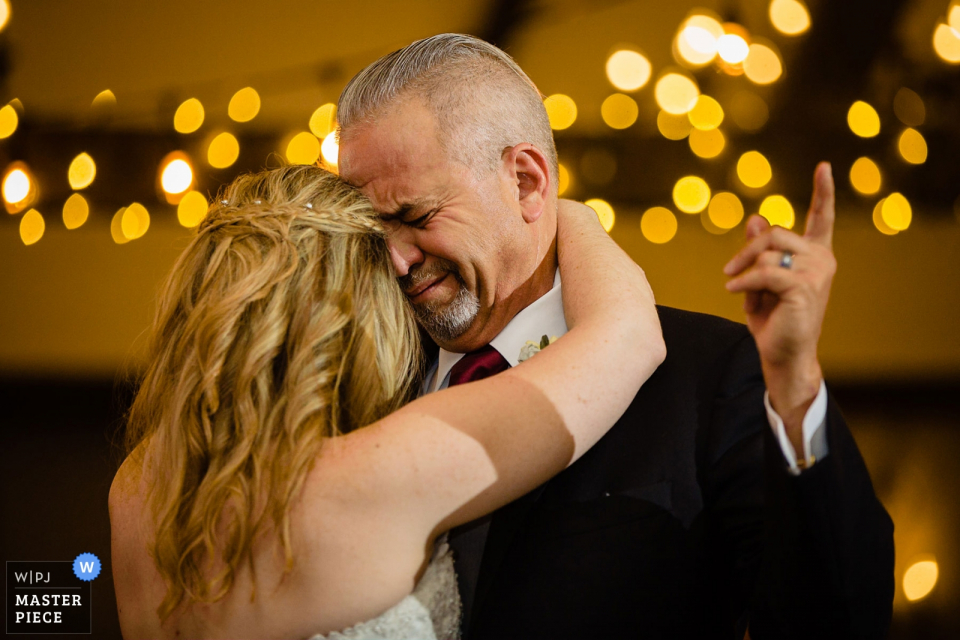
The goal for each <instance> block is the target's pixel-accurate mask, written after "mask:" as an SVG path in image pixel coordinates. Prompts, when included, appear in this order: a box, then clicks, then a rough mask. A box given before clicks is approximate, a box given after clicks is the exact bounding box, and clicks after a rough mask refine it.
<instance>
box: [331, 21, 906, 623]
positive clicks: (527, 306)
mask: <svg viewBox="0 0 960 640" xmlns="http://www.w3.org/2000/svg"><path fill="white" fill-rule="evenodd" d="M338 120H339V123H340V127H341V132H340V171H341V175H342V176H343V177H344V178H345V179H346V180H347V181H349V182H351V183H352V184H354V185H356V186H358V187H359V188H361V189H362V190H363V191H364V193H366V194H367V195H368V196H369V197H370V198H371V200H372V201H373V203H374V206H375V207H376V208H377V210H378V211H380V213H381V215H382V217H383V220H384V223H385V225H386V226H387V229H388V232H389V240H388V243H389V247H390V252H391V256H392V259H393V263H394V266H395V268H396V272H397V275H398V277H399V281H400V284H401V286H402V287H403V289H404V291H405V292H406V293H407V295H408V297H409V299H410V302H411V304H412V305H413V308H414V310H415V312H416V314H417V317H418V319H419V321H420V324H421V325H422V327H423V328H424V330H425V331H426V332H427V333H428V334H429V335H430V337H431V338H432V339H433V341H435V342H436V344H437V345H438V346H439V347H440V349H439V354H438V356H437V357H436V358H435V359H434V362H433V366H432V368H431V370H430V373H429V374H428V379H427V381H426V383H425V391H432V390H436V389H438V388H442V387H444V386H445V385H447V384H457V383H462V382H468V381H470V380H475V379H478V378H479V377H482V376H485V375H491V374H494V373H496V372H498V371H501V370H503V369H504V368H506V367H507V366H513V365H516V364H517V362H518V361H519V360H520V358H521V352H523V354H524V356H529V355H530V354H531V352H535V351H536V347H531V346H528V345H527V342H528V341H533V342H535V343H540V341H541V338H542V336H550V337H552V336H559V335H562V334H563V332H565V331H566V325H565V323H564V321H563V314H562V300H561V297H560V288H561V283H560V279H559V274H558V273H557V257H556V244H555V236H556V211H557V206H558V199H557V188H556V184H557V158H556V150H555V147H554V143H553V138H552V132H551V130H550V126H549V122H548V120H547V116H546V112H545V110H544V108H543V104H542V101H541V96H540V94H539V92H538V91H537V90H536V88H535V87H534V85H533V83H532V82H531V81H530V80H529V79H528V78H527V77H526V75H525V74H524V73H523V72H522V71H521V70H520V69H519V67H517V66H516V64H515V63H514V62H513V61H512V60H511V59H510V58H509V56H507V55H506V54H505V53H503V52H502V51H500V50H499V49H497V48H495V47H493V46H492V45H489V44H487V43H485V42H482V41H480V40H477V39H475V38H471V37H468V36H460V35H451V34H445V35H440V36H435V37H433V38H428V39H426V40H422V41H419V42H416V43H413V44H412V45H410V46H408V47H406V48H404V49H401V50H400V51H397V52H394V53H392V54H390V55H388V56H385V57H384V58H381V59H380V60H378V61H377V62H375V63H374V64H372V65H370V66H369V67H367V68H366V69H365V70H364V71H362V72H361V73H360V74H358V75H357V76H356V77H355V78H354V79H353V80H352V81H351V82H350V84H349V85H348V86H347V88H346V89H345V90H344V93H343V95H342V96H341V98H340V104H339V107H338ZM564 206H574V205H564ZM833 217H834V211H833V181H832V177H831V175H830V170H829V166H828V165H821V166H820V167H818V169H817V172H816V175H815V190H814V198H813V204H812V206H811V210H810V215H809V217H808V225H807V230H806V233H805V235H804V236H802V237H801V236H798V235H796V234H793V233H791V232H788V231H786V230H784V229H780V228H775V229H770V228H769V227H768V225H766V222H765V221H764V220H763V219H762V218H759V217H753V218H751V219H750V220H749V221H748V223H747V235H748V239H749V243H748V244H747V246H746V247H745V248H744V249H743V250H742V251H741V252H740V253H739V254H738V255H737V256H735V257H734V258H733V260H731V262H730V263H729V264H728V265H727V267H726V269H725V273H727V275H729V276H732V279H731V280H730V281H729V282H728V284H727V288H728V289H729V290H730V291H733V292H746V305H745V309H746V311H747V317H748V327H749V331H748V330H747V328H744V327H743V326H742V325H738V324H736V323H732V322H728V321H725V320H722V319H719V318H715V317H711V316H705V315H702V314H695V313H690V312H684V311H678V310H675V309H669V308H663V307H661V308H660V310H659V311H660V319H661V324H662V327H663V333H664V339H665V341H666V344H667V359H666V361H665V362H664V364H663V365H661V367H660V369H659V370H658V371H657V372H656V373H655V374H654V376H653V377H652V378H651V379H650V380H649V381H648V382H647V383H646V384H644V385H643V387H642V388H641V389H640V390H639V393H638V394H637V397H636V399H635V401H634V402H633V404H632V405H631V407H630V409H628V410H627V412H626V413H625V414H624V416H623V417H622V418H621V419H620V421H619V422H618V423H617V424H616V425H615V426H614V427H613V428H612V429H611V431H610V432H609V433H608V434H607V435H606V436H605V437H604V438H603V439H602V440H601V441H600V443H598V444H597V445H596V446H595V447H594V449H592V450H591V451H590V452H588V453H587V454H586V455H585V456H584V457H583V458H582V459H581V460H579V461H578V462H577V463H576V464H574V465H572V466H571V467H570V468H569V469H567V470H566V471H564V472H563V473H561V474H560V475H558V476H557V477H555V478H554V479H553V480H551V481H550V482H548V483H547V484H545V485H543V486H542V487H540V488H538V489H537V490H535V491H533V492H531V493H530V494H528V495H527V496H525V497H524V498H521V499H519V500H517V501H516V502H514V503H513V504H511V505H508V506H507V507H504V508H503V509H501V510H500V511H498V512H496V513H495V514H493V515H492V516H491V517H489V518H487V519H484V520H482V521H478V522H475V523H471V524H470V525H467V526H465V527H462V528H460V530H458V531H455V532H454V535H453V536H452V537H451V544H452V546H453V547H454V550H455V552H456V553H457V570H458V579H459V583H460V590H461V595H462V598H463V601H464V620H463V631H464V634H465V636H466V637H467V638H508V637H517V638H535V637H545V638H546V637H550V638H557V637H575V638H585V637H603V638H612V637H696V638H707V637H717V638H727V637H737V638H741V637H743V635H744V633H745V631H746V630H747V628H749V633H750V636H751V637H752V638H754V639H757V638H764V637H773V638H784V637H834V636H836V637H844V638H850V637H877V636H880V635H883V634H884V633H885V629H886V627H887V625H888V623H889V618H890V612H891V601H892V596H893V575H892V574H893V544H892V523H891V522H890V519H889V517H888V516H887V514H886V512H885V511H884V510H883V507H882V506H881V505H880V503H879V502H878V501H877V499H876V497H875V496H874V493H873V488H872V486H871V483H870V479H869V476H868V474H867V471H866V468H865V467H864V464H863V461H862V459H861V458H860V455H859V452H858V451H857V447H856V444H855V443H854V442H853V439H852V438H851V436H850V434H849V432H848V430H847V428H846V425H845V424H844V422H843V418H842V417H841V415H840V413H839V411H838V409H837V408H836V406H835V404H834V403H833V401H832V399H831V398H830V397H829V395H828V394H827V392H826V388H825V386H824V385H823V381H822V375H821V372H820V366H819V362H818V360H817V353H816V351H817V341H818V338H819V333H820V327H821V324H822V321H823V315H824V311H825V308H826V303H827V298H828V297H829V289H830V283H831V281H832V277H833V273H834V270H835V261H834V258H833V254H832V250H831V237H832V231H833ZM537 346H539V344H538V345H537ZM463 354H467V355H463ZM758 355H759V358H758ZM765 390H766V391H767V392H768V395H766V396H765ZM798 452H799V455H798Z"/></svg>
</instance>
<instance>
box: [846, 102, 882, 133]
mask: <svg viewBox="0 0 960 640" xmlns="http://www.w3.org/2000/svg"><path fill="white" fill-rule="evenodd" d="M847 124H848V125H850V130H851V131H853V132H854V133H855V134H857V135H858V136H860V137H861V138H872V137H874V136H875V135H877V134H878V133H880V116H879V115H878V114H877V110H876V109H874V108H873V107H872V106H870V105H869V104H867V103H866V102H864V101H862V100H857V101H856V102H854V103H853V105H851V107H850V110H849V111H847Z"/></svg>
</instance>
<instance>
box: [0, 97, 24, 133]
mask: <svg viewBox="0 0 960 640" xmlns="http://www.w3.org/2000/svg"><path fill="white" fill-rule="evenodd" d="M19 123H20V116H18V115H17V110H16V109H14V108H13V105H10V104H8V105H6V106H4V107H3V108H2V109H0V140H3V139H5V138H9V137H10V136H12V135H13V133H14V132H15V131H16V130H17V125H18V124H19Z"/></svg>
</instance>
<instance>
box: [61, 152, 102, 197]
mask: <svg viewBox="0 0 960 640" xmlns="http://www.w3.org/2000/svg"><path fill="white" fill-rule="evenodd" d="M96 177H97V163H95V162H94V161H93V158H91V157H90V154H89V153H81V154H80V155H78V156H77V157H76V158H74V159H73V161H72V162H71V163H70V168H69V169H67V182H69V183H70V187H71V188H72V189H74V190H76V191H79V190H80V189H86V188H87V187H89V186H90V185H91V184H93V179H94V178H96Z"/></svg>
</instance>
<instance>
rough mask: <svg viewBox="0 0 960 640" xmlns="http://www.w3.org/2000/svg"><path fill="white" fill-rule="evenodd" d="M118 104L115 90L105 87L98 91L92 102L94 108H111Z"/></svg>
mask: <svg viewBox="0 0 960 640" xmlns="http://www.w3.org/2000/svg"><path fill="white" fill-rule="evenodd" d="M116 105H117V96H115V95H113V91H110V89H104V90H103V91H101V92H100V93H98V94H97V95H96V96H94V98H93V102H91V103H90V106H91V108H93V109H109V108H111V107H115V106H116Z"/></svg>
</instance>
